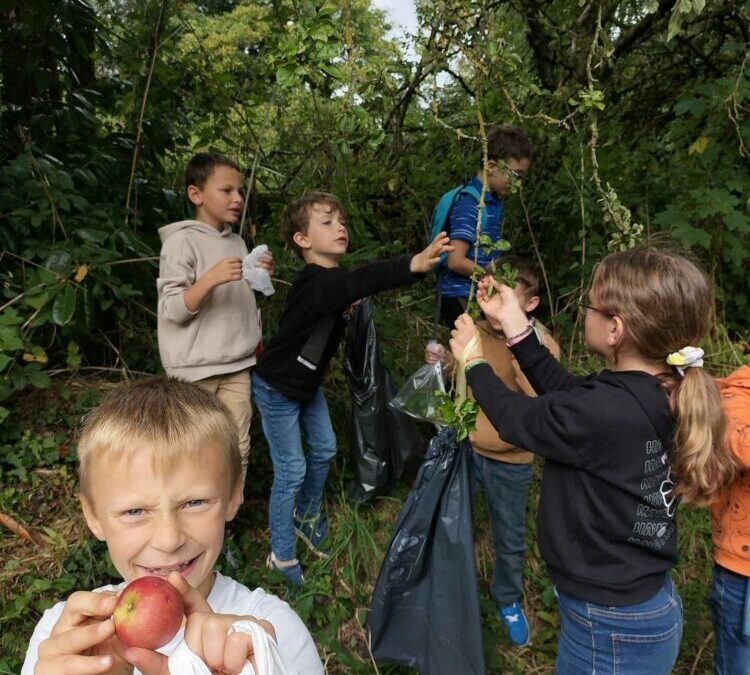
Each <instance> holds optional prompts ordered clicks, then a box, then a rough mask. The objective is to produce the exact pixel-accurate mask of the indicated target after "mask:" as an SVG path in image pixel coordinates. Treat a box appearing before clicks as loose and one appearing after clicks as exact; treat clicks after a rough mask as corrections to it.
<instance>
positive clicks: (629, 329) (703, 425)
mask: <svg viewBox="0 0 750 675" xmlns="http://www.w3.org/2000/svg"><path fill="white" fill-rule="evenodd" d="M592 290H594V291H595V293H596V296H597V302H598V303H599V305H600V308H601V310H602V311H603V312H606V313H611V314H612V315H615V316H619V317H620V318H621V319H622V322H623V323H624V325H625V330H626V335H627V338H628V339H629V340H630V341H631V342H632V344H633V345H634V347H635V348H636V349H637V351H638V352H639V354H640V355H641V356H642V357H644V358H646V359H650V360H655V361H662V362H663V363H664V373H663V374H662V375H660V376H659V380H660V381H661V384H662V387H663V389H664V390H665V392H666V393H667V395H668V396H669V403H670V408H671V410H672V414H673V415H674V416H675V419H676V423H677V426H676V430H675V436H674V447H673V450H672V456H671V458H670V459H671V462H672V468H673V469H674V471H675V475H676V477H677V494H679V495H680V496H681V497H682V498H683V499H684V500H685V501H686V502H688V503H693V504H697V505H701V506H705V505H707V504H709V503H710V502H711V501H712V500H713V499H714V497H715V496H716V495H717V493H718V492H719V491H720V490H721V489H722V488H723V487H724V486H725V485H727V484H728V483H730V482H731V481H732V479H733V478H734V475H735V471H736V466H735V464H734V461H733V459H732V457H731V455H730V454H729V453H728V452H727V450H726V447H725V443H724V432H725V427H726V422H725V419H724V415H723V412H722V408H721V403H720V399H719V390H718V388H717V386H716V383H715V381H714V379H713V378H712V377H711V376H710V375H709V374H708V373H706V372H705V371H704V370H703V369H702V368H687V369H686V371H685V375H684V377H682V376H680V375H678V373H677V372H676V371H673V370H672V369H671V368H670V367H669V366H667V364H666V358H667V356H668V355H669V354H670V353H672V352H676V351H678V350H679V349H682V348H683V347H686V346H688V345H691V346H694V347H697V346H698V344H699V343H700V342H701V340H703V338H704V337H705V336H706V334H707V333H708V329H709V322H710V316H711V309H712V304H713V298H712V293H711V289H710V287H709V284H708V280H707V279H706V276H705V275H704V274H703V272H702V271H701V270H700V269H699V268H698V267H697V265H695V264H694V263H693V262H691V261H690V260H688V259H687V258H686V257H684V256H682V255H679V254H677V253H674V252H670V251H659V250H654V249H647V248H641V247H638V248H634V249H630V250H628V251H623V252H620V253H613V254H611V255H609V256H607V257H606V258H604V259H603V260H602V261H601V263H600V264H599V266H598V267H597V269H596V272H595V273H594V280H593V283H592ZM615 357H616V353H615Z"/></svg>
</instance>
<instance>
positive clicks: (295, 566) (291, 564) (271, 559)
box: [266, 551, 305, 586]
mask: <svg viewBox="0 0 750 675" xmlns="http://www.w3.org/2000/svg"><path fill="white" fill-rule="evenodd" d="M266 567H268V569H269V570H272V571H274V572H278V573H279V574H282V575H284V578H286V580H287V581H288V582H289V583H290V584H292V585H294V586H301V585H302V584H303V583H304V581H305V577H304V575H303V574H302V565H300V564H299V560H297V558H292V559H291V560H279V559H278V558H277V557H276V555H275V554H274V552H273V551H271V555H269V556H268V558H266Z"/></svg>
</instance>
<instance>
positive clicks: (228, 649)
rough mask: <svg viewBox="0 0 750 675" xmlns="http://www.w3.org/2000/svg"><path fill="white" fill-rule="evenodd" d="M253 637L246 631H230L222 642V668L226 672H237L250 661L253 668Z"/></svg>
mask: <svg viewBox="0 0 750 675" xmlns="http://www.w3.org/2000/svg"><path fill="white" fill-rule="evenodd" d="M253 653H254V652H253V639H252V638H251V637H250V636H249V635H247V634H246V633H231V634H229V635H227V638H226V641H225V642H224V657H223V669H224V671H226V672H227V673H239V672H241V671H242V668H243V667H244V666H245V661H250V663H251V664H252V666H253V668H255V659H254V657H253Z"/></svg>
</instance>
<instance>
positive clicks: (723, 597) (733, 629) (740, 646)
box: [708, 565, 750, 675]
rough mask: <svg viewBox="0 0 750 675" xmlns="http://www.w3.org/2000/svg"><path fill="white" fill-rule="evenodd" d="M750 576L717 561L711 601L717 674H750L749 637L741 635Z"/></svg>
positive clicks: (709, 600) (715, 669)
mask: <svg viewBox="0 0 750 675" xmlns="http://www.w3.org/2000/svg"><path fill="white" fill-rule="evenodd" d="M748 583H750V580H748V578H747V577H741V576H740V575H739V574H732V573H731V572H728V571H727V570H725V569H723V568H722V567H719V566H718V565H714V577H713V585H712V586H711V595H710V597H709V598H708V604H709V605H711V619H712V621H713V624H714V635H715V640H716V650H715V653H714V673H715V675H750V637H748V636H747V635H742V621H743V618H744V615H745V592H746V589H747V585H748Z"/></svg>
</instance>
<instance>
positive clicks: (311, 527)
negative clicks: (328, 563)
mask: <svg viewBox="0 0 750 675" xmlns="http://www.w3.org/2000/svg"><path fill="white" fill-rule="evenodd" d="M294 533H295V534H296V535H297V536H298V537H299V538H300V539H301V540H302V541H304V542H305V544H307V547H308V548H309V549H310V550H311V551H312V552H313V553H314V554H315V555H317V556H318V557H320V558H328V557H329V556H330V555H331V547H330V546H328V545H327V544H326V543H324V542H325V540H326V537H327V536H328V518H327V516H326V514H325V513H319V514H318V515H317V516H315V517H314V518H306V519H303V518H302V516H300V515H299V513H298V512H297V511H296V510H295V512H294Z"/></svg>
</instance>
